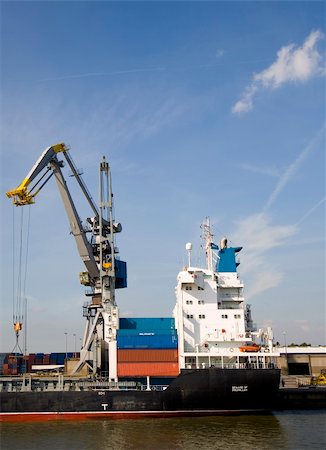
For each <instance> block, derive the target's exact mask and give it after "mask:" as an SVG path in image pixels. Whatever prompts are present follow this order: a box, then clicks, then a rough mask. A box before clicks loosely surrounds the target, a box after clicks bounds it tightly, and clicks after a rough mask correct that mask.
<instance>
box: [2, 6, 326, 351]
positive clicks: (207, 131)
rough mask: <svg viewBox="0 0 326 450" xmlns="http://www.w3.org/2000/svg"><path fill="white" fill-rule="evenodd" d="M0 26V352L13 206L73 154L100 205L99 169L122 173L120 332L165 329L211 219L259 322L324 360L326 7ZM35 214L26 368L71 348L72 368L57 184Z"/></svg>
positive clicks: (166, 9) (104, 13)
mask: <svg viewBox="0 0 326 450" xmlns="http://www.w3.org/2000/svg"><path fill="white" fill-rule="evenodd" d="M1 10H2V13H1V22H2V23H1V28H2V31H1V33H2V34H1V45H2V47H1V103H2V108H1V112H2V114H1V128H2V132H1V192H2V197H1V255H2V257H1V318H0V320H1V326H0V351H11V350H12V348H13V347H14V344H15V336H14V332H13V331H12V330H13V329H12V313H13V281H12V279H13V214H15V223H16V232H17V224H18V220H19V214H20V211H19V210H18V209H17V208H16V210H15V211H13V207H12V205H11V203H10V201H9V199H7V198H6V196H5V192H6V191H7V190H9V189H11V188H13V187H15V186H17V185H18V184H19V183H20V182H21V181H22V179H23V178H24V177H25V175H26V174H27V173H28V171H29V170H30V168H31V167H32V165H33V164H34V162H35V161H36V159H37V158H38V156H39V155H40V154H41V152H42V151H43V150H44V149H45V148H46V147H47V146H49V145H52V144H55V143H58V142H62V141H63V142H65V143H66V144H69V145H70V146H71V156H72V158H73V159H74V161H75V163H76V165H77V166H78V167H79V168H82V169H83V171H84V180H85V182H86V184H87V186H88V188H89V190H90V191H91V192H92V194H93V197H94V198H96V197H97V192H98V165H99V162H100V160H101V157H102V155H106V156H107V158H108V160H109V163H110V165H111V169H112V178H113V190H114V196H115V216H116V219H117V220H118V221H120V222H121V223H122V225H123V232H122V233H121V234H120V235H119V236H118V242H117V244H118V246H119V248H120V255H121V258H122V259H124V260H126V261H127V264H128V288H127V289H125V290H121V291H118V292H117V301H118V304H119V306H120V313H121V316H127V315H129V316H139V317H141V316H170V315H171V314H172V309H173V306H174V301H175V299H174V286H175V284H176V276H177V273H178V271H179V270H180V269H181V267H182V265H183V263H184V262H185V261H186V252H185V249H184V248H185V247H184V246H185V243H186V242H189V241H191V242H193V246H194V252H193V258H194V262H196V261H198V263H199V262H200V248H199V247H200V239H199V236H200V228H199V226H200V223H201V221H202V220H203V219H204V218H205V217H206V216H209V217H210V218H211V222H212V223H213V231H214V234H215V236H216V241H219V239H220V238H221V237H222V236H224V235H226V236H227V237H228V239H229V242H231V244H233V245H237V246H238V245H241V246H243V247H244V248H243V250H242V252H241V254H240V256H241V265H240V268H239V269H240V276H241V279H243V281H244V283H245V294H246V297H247V299H248V303H250V304H251V305H252V309H253V316H254V320H255V322H256V323H257V324H258V325H259V326H264V325H272V327H273V329H274V334H275V338H276V340H279V341H280V342H283V340H284V335H283V332H286V339H287V342H288V343H289V342H293V341H294V342H298V343H301V342H303V341H306V342H310V343H312V344H325V343H326V339H325V282H324V274H325V32H326V30H325V3H324V2H143V3H142V2H104V1H103V2H28V1H25V2H2V4H1ZM66 173H67V172H66ZM68 182H69V183H70V184H69V185H70V186H71V191H72V194H73V196H74V199H75V201H76V204H77V208H78V211H79V213H80V216H81V217H82V218H85V217H87V216H88V215H89V214H90V211H89V209H88V208H87V205H86V203H84V202H82V201H81V195H80V193H79V192H78V190H77V189H76V188H75V187H74V185H73V184H71V182H73V180H72V179H70V178H69V177H68ZM24 214H25V221H26V217H27V212H26V213H24ZM30 214H31V218H30V220H31V228H30V239H29V242H30V243H29V251H28V266H27V272H26V273H27V277H26V295H27V301H28V350H29V351H30V352H33V351H34V352H35V351H44V352H49V351H64V349H65V335H64V333H65V332H68V346H69V348H70V350H71V351H72V350H73V346H74V343H73V334H76V336H77V337H78V339H79V337H81V336H82V331H83V325H84V322H83V318H82V309H81V306H82V304H83V302H84V296H83V288H82V286H80V285H79V280H78V273H79V271H81V270H83V265H82V263H81V261H80V259H79V257H78V254H77V250H76V248H75V243H74V241H73V238H72V236H71V235H69V226H68V221H67V219H66V217H65V212H64V209H63V205H62V204H61V200H60V198H59V193H58V192H57V188H56V185H55V182H54V180H51V181H50V182H49V183H48V185H47V186H46V187H45V188H44V189H43V191H42V192H41V193H40V195H39V196H38V198H37V200H36V204H35V205H33V206H32V207H31V211H30ZM16 239H17V238H16ZM17 248H18V245H17V244H16V251H17ZM15 261H16V263H17V256H16V259H15ZM15 277H17V269H16V270H15ZM20 343H21V344H22V341H20Z"/></svg>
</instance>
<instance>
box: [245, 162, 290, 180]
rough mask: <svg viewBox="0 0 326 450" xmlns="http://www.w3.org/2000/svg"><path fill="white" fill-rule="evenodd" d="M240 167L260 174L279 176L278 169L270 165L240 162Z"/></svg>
mask: <svg viewBox="0 0 326 450" xmlns="http://www.w3.org/2000/svg"><path fill="white" fill-rule="evenodd" d="M240 168H241V169H243V170H248V171H249V172H254V173H258V174H260V175H267V176H269V177H274V178H278V177H279V176H280V173H281V172H280V170H279V169H277V168H276V167H272V166H256V165H253V164H247V163H243V164H240Z"/></svg>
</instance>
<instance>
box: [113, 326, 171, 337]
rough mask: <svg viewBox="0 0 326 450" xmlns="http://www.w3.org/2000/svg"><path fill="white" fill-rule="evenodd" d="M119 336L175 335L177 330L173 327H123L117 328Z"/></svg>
mask: <svg viewBox="0 0 326 450" xmlns="http://www.w3.org/2000/svg"><path fill="white" fill-rule="evenodd" d="M118 334H119V336H146V335H147V336H155V335H162V334H166V335H172V336H177V330H176V329H175V328H167V329H164V328H151V330H150V331H149V330H148V329H147V330H145V331H144V330H139V329H137V328H123V329H119V330H118Z"/></svg>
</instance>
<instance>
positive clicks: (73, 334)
mask: <svg viewBox="0 0 326 450" xmlns="http://www.w3.org/2000/svg"><path fill="white" fill-rule="evenodd" d="M73 336H74V341H75V353H74V358H76V353H77V350H76V347H77V344H76V333H74V334H73Z"/></svg>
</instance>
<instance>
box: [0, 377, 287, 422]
mask: <svg viewBox="0 0 326 450" xmlns="http://www.w3.org/2000/svg"><path fill="white" fill-rule="evenodd" d="M279 382H280V371H279V370H278V369H253V370H251V369H217V368H210V369H198V370H184V371H182V372H181V374H180V375H179V376H178V377H177V378H175V379H174V380H173V381H172V382H171V384H170V385H169V386H168V387H167V389H165V390H163V391H155V390H154V391H152V390H149V391H139V390H105V389H103V390H88V391H43V392H40V391H31V392H0V421H11V420H40V419H44V420H49V419H58V418H59V419H76V418H89V417H106V418H127V417H132V418H134V417H142V416H145V417H171V416H177V415H180V416H187V415H192V416H194V415H216V414H240V413H244V412H246V413H250V412H251V413H255V412H263V411H269V410H271V409H272V408H273V406H274V404H275V400H276V398H277V394H278V390H279Z"/></svg>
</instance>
